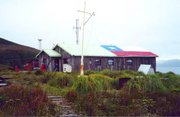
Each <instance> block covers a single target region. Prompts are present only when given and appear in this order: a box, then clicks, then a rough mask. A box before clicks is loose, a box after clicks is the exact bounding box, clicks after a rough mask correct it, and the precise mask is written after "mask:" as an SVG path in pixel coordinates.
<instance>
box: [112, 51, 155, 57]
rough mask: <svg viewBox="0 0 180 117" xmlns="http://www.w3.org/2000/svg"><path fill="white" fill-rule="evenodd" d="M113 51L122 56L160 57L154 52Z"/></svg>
mask: <svg viewBox="0 0 180 117" xmlns="http://www.w3.org/2000/svg"><path fill="white" fill-rule="evenodd" d="M113 53H114V54H116V55H117V56H120V57H158V55H156V54H154V53H152V52H140V51H138V52H137V51H119V52H118V51H114V52H113Z"/></svg>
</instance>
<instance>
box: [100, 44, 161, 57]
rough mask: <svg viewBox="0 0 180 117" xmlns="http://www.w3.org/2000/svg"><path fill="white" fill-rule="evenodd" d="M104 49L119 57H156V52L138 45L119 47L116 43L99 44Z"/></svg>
mask: <svg viewBox="0 0 180 117" xmlns="http://www.w3.org/2000/svg"><path fill="white" fill-rule="evenodd" d="M101 46H102V47H103V48H104V49H106V50H108V51H110V52H112V53H114V54H115V55H117V56H119V57H158V56H157V55H156V54H154V53H152V52H150V51H148V50H145V49H143V48H140V47H121V48H119V47H118V46H116V45H101Z"/></svg>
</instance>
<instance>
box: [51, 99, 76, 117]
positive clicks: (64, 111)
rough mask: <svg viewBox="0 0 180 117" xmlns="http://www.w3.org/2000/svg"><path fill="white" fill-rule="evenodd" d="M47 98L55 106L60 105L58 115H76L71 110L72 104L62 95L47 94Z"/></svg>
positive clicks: (71, 116) (72, 116) (70, 116)
mask: <svg viewBox="0 0 180 117" xmlns="http://www.w3.org/2000/svg"><path fill="white" fill-rule="evenodd" d="M48 98H49V99H50V100H51V101H52V102H53V103H54V104H56V105H57V106H60V108H61V109H60V116H66V117H67V116H69V117H77V116H78V115H77V114H76V113H75V112H74V110H73V108H72V107H73V104H72V103H69V102H68V101H67V100H66V99H65V98H64V97H62V96H48Z"/></svg>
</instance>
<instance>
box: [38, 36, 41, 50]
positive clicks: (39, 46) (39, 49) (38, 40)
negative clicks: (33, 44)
mask: <svg viewBox="0 0 180 117" xmlns="http://www.w3.org/2000/svg"><path fill="white" fill-rule="evenodd" d="M38 41H39V50H41V42H42V39H38Z"/></svg>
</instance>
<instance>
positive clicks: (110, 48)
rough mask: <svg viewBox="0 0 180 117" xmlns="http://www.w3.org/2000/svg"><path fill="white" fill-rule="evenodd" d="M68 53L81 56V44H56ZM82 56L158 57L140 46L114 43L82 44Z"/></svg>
mask: <svg viewBox="0 0 180 117" xmlns="http://www.w3.org/2000/svg"><path fill="white" fill-rule="evenodd" d="M57 46H59V47H60V48H62V49H64V50H65V51H66V52H68V53H69V54H70V55H74V56H81V45H66V44H58V45H57ZM83 55H84V56H102V57H158V55H156V54H154V53H152V52H150V51H148V50H145V49H143V48H140V47H122V48H119V46H116V45H88V47H86V46H84V52H83Z"/></svg>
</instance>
